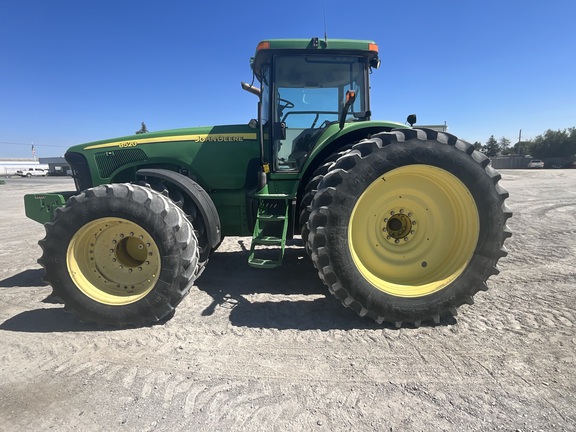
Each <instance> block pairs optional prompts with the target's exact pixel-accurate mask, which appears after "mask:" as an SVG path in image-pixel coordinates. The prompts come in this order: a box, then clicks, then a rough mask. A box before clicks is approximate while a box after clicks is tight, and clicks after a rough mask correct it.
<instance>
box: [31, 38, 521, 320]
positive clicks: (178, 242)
mask: <svg viewBox="0 0 576 432" xmlns="http://www.w3.org/2000/svg"><path fill="white" fill-rule="evenodd" d="M379 65H380V60H379V58H378V46H377V45H376V44H375V43H374V42H372V41H363V40H341V39H328V40H319V39H318V38H312V39H282V40H278V39H275V40H265V41H263V42H261V43H260V44H259V45H258V46H257V48H256V53H255V55H254V57H253V58H252V60H251V67H252V71H253V77H252V83H251V84H247V83H242V87H243V88H244V89H245V90H247V91H249V92H251V93H253V94H254V95H256V96H257V97H258V109H257V117H258V118H257V119H254V120H251V121H250V122H249V123H247V124H242V125H229V126H214V127H201V128H193V129H190V128H188V129H177V130H169V131H162V132H153V133H144V134H138V135H133V136H126V137H121V138H116V139H110V140H104V141H97V142H91V143H88V144H81V145H77V146H74V147H71V148H70V149H69V150H68V152H67V153H66V160H67V161H68V163H69V164H70V166H71V168H72V171H73V176H74V180H75V184H76V190H75V191H70V192H57V193H49V194H29V195H26V197H25V205H26V214H27V216H28V217H30V218H32V219H34V220H36V221H38V222H40V223H43V224H44V225H45V228H46V237H45V238H44V239H43V240H41V241H40V246H41V247H42V250H43V254H42V257H41V258H40V259H39V263H40V264H41V265H42V266H43V267H44V269H45V281H46V282H48V283H49V284H50V285H52V287H53V290H54V292H55V294H56V295H58V296H59V297H60V298H61V299H62V300H63V302H64V303H65V306H66V308H67V309H68V310H71V311H73V312H75V313H76V314H77V315H78V316H79V318H80V319H81V320H83V321H87V322H95V323H98V324H103V325H112V326H116V327H123V326H140V325H145V324H149V323H153V322H156V321H159V320H161V319H163V318H165V317H167V316H170V314H171V313H172V312H173V311H174V308H175V307H176V306H177V305H178V304H179V303H180V301H181V300H182V299H183V297H184V296H185V295H186V294H187V292H188V290H189V289H190V287H191V286H192V285H193V282H194V280H195V279H196V278H197V277H199V276H200V274H201V273H202V271H203V269H204V268H205V266H206V264H207V263H208V260H209V259H210V256H211V255H212V254H213V253H214V251H215V250H216V249H217V248H218V246H219V245H220V243H221V242H222V239H223V238H224V236H252V242H251V248H250V251H249V253H248V254H247V260H248V265H250V266H253V267H258V268H263V269H269V268H274V267H278V266H280V265H282V258H283V254H284V247H285V244H286V240H287V239H291V238H293V237H294V236H298V235H299V236H301V238H302V240H303V243H304V246H305V248H306V251H307V252H308V254H309V255H310V258H311V260H312V262H313V264H314V266H315V267H316V269H317V270H318V274H319V276H320V279H321V280H322V281H323V282H324V284H325V285H326V286H327V287H328V289H329V290H330V292H331V293H332V294H333V295H334V296H336V297H337V298H338V299H339V300H340V301H341V302H342V303H343V304H344V305H345V306H347V307H349V308H351V309H353V310H354V311H355V312H357V313H358V314H359V315H360V316H366V317H369V318H372V319H374V320H376V321H377V322H378V323H382V322H383V321H386V322H391V323H394V324H395V325H396V326H398V327H400V326H402V325H403V324H404V323H407V324H409V325H415V326H418V325H420V323H421V322H422V321H429V322H432V321H433V322H436V323H437V322H439V320H440V318H441V317H442V316H445V315H449V314H456V309H457V308H458V307H459V306H460V305H462V304H464V303H468V304H471V303H472V302H473V300H472V298H473V296H474V295H475V294H476V293H477V292H478V291H479V290H486V289H487V286H486V280H487V279H488V278H489V277H490V276H492V275H495V274H497V273H498V270H497V266H496V264H497V261H498V260H499V259H500V258H501V257H504V256H505V255H506V251H505V248H504V246H503V243H504V241H505V239H506V238H507V237H509V236H510V235H511V232H510V230H509V229H508V228H507V226H506V220H507V219H508V218H509V217H510V216H511V215H512V214H511V212H510V211H509V210H508V209H507V207H506V206H505V203H504V201H505V199H506V198H507V196H508V193H507V192H506V191H505V190H504V189H503V188H502V187H500V186H499V185H498V181H499V179H500V175H499V174H498V173H497V172H496V171H494V170H493V169H492V167H491V166H490V161H489V159H488V158H486V157H485V156H484V155H482V154H481V153H479V152H477V151H475V150H474V147H473V146H472V145H470V144H468V143H467V142H465V141H462V140H460V139H458V138H456V137H455V136H453V135H450V134H448V133H445V132H437V131H435V130H432V129H427V128H417V127H414V124H415V121H416V119H415V116H413V115H411V116H409V117H408V122H407V124H404V123H394V122H387V121H375V120H372V119H371V116H372V113H371V111H370V92H369V89H370V85H369V77H370V75H371V73H372V71H373V70H374V69H377V68H378V66H379ZM271 250H272V251H273V254H272V255H271Z"/></svg>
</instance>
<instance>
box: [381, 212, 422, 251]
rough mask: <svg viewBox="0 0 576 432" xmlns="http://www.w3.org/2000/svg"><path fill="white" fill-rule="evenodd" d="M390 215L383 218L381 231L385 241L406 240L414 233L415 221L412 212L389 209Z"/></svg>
mask: <svg viewBox="0 0 576 432" xmlns="http://www.w3.org/2000/svg"><path fill="white" fill-rule="evenodd" d="M388 214H389V215H390V216H388V217H385V218H384V220H383V223H382V225H383V228H382V232H383V233H384V235H385V236H386V241H388V242H389V243H392V244H401V243H403V242H407V241H409V240H410V239H412V238H413V237H414V235H415V234H416V225H417V221H416V220H415V218H414V214H413V213H412V212H410V211H406V210H405V209H403V208H401V209H396V210H390V212H388Z"/></svg>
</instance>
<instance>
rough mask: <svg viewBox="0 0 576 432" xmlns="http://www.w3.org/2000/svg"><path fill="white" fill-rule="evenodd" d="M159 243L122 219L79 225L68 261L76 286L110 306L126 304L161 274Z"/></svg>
mask: <svg viewBox="0 0 576 432" xmlns="http://www.w3.org/2000/svg"><path fill="white" fill-rule="evenodd" d="M160 261H161V257H160V252H159V251H158V246H157V245H156V243H155V242H154V240H153V239H152V236H151V235H150V234H148V232H147V231H146V230H144V229H143V228H142V227H140V226H139V225H138V224H135V223H134V222H131V221H129V220H126V219H121V218H112V217H109V218H102V219H97V220H94V221H92V222H90V223H87V224H86V225H84V226H83V227H82V228H80V229H79V230H78V231H77V232H76V234H74V237H72V240H71V241H70V244H69V245H68V250H67V253H66V264H67V266H68V272H69V274H70V276H71V277H72V280H73V281H74V283H75V284H76V286H77V287H78V288H79V289H80V291H82V292H83V293H84V294H86V295H87V296H88V297H90V298H91V299H93V300H95V301H97V302H99V303H103V304H107V305H115V306H120V305H127V304H130V303H134V302H135V301H138V300H140V299H141V298H143V297H144V296H146V294H148V293H149V292H150V291H151V290H152V288H154V286H155V284H156V282H157V281H158V277H159V273H160V267H161V264H160Z"/></svg>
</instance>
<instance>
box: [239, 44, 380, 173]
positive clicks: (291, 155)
mask: <svg viewBox="0 0 576 432" xmlns="http://www.w3.org/2000/svg"><path fill="white" fill-rule="evenodd" d="M377 56H378V47H377V46H376V44H374V43H373V42H370V41H349V40H328V41H321V40H318V38H312V39H311V40H308V39H283V40H267V41H263V42H261V43H260V44H259V45H258V47H257V49H256V55H255V57H254V58H253V59H252V69H253V71H254V75H255V76H256V78H257V79H258V81H259V82H260V89H258V90H259V91H258V94H259V95H260V105H259V106H260V110H259V124H260V127H261V134H260V137H261V138H260V139H261V149H262V162H263V167H264V171H267V170H269V171H272V172H298V171H300V169H301V168H302V166H303V164H304V162H305V161H306V158H307V157H308V155H309V154H310V150H311V149H312V147H313V146H314V145H315V144H316V143H317V142H318V140H319V138H320V137H321V136H322V134H323V132H325V131H326V129H327V128H328V127H329V126H332V125H339V128H340V129H342V127H343V125H344V123H346V122H353V121H363V120H369V119H370V103H369V102H370V99H369V85H368V76H369V73H370V69H371V68H372V67H377V66H378V64H379V61H378V57H377ZM248 87H250V86H248ZM245 88H246V87H245ZM252 88H253V87H252ZM337 130H338V129H336V131H337Z"/></svg>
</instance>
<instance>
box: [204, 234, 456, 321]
mask: <svg viewBox="0 0 576 432" xmlns="http://www.w3.org/2000/svg"><path fill="white" fill-rule="evenodd" d="M240 245H241V247H242V248H243V249H244V250H242V251H233V252H224V251H222V252H219V251H216V252H215V253H214V254H213V255H212V257H211V258H210V262H209V263H208V265H207V267H206V270H205V271H204V273H203V274H202V275H201V276H200V277H199V278H198V279H197V280H196V284H195V285H196V287H197V288H198V289H200V290H202V291H204V292H206V293H207V294H209V295H210V296H211V297H212V299H213V301H212V303H211V304H210V305H209V306H208V307H207V308H205V309H204V311H203V312H202V315H204V316H209V315H212V314H213V313H214V312H215V310H216V308H217V307H223V308H227V309H230V321H231V323H232V324H233V325H234V326H238V327H251V328H273V329H278V330H286V329H299V330H321V331H327V330H334V329H336V330H351V329H367V330H382V329H383V328H386V329H396V327H395V326H394V325H393V324H391V323H383V324H381V325H380V324H377V323H376V322H374V321H372V320H370V319H366V318H360V317H359V316H358V315H357V314H356V313H355V312H353V311H352V310H350V309H348V308H346V307H344V306H343V305H342V304H341V303H340V301H339V300H338V299H336V298H335V297H333V296H332V294H330V292H329V291H328V288H327V287H326V286H324V284H323V283H322V281H321V280H320V278H319V276H318V272H317V271H316V269H315V268H314V266H313V264H312V261H311V260H310V258H309V257H308V256H307V254H306V251H305V250H304V248H303V247H291V246H298V244H297V243H295V244H293V245H290V246H289V247H287V248H286V252H285V255H284V261H283V265H282V266H281V267H278V268H275V269H255V268H252V267H250V266H249V265H248V255H249V252H248V251H247V250H246V248H245V247H243V245H242V244H240ZM260 256H262V255H260ZM271 258H273V256H271ZM307 297H308V298H307ZM248 298H250V300H248ZM454 323H455V320H454V319H449V318H448V317H447V318H446V319H443V320H442V321H441V322H440V325H452V324H454ZM428 325H430V326H433V325H434V324H433V323H422V326H428ZM404 327H405V326H404Z"/></svg>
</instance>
